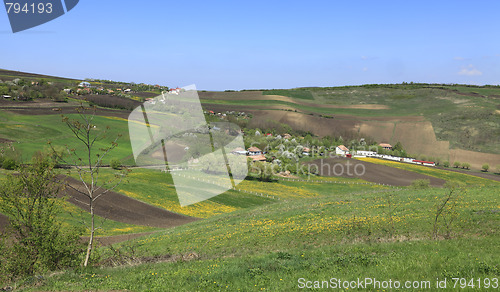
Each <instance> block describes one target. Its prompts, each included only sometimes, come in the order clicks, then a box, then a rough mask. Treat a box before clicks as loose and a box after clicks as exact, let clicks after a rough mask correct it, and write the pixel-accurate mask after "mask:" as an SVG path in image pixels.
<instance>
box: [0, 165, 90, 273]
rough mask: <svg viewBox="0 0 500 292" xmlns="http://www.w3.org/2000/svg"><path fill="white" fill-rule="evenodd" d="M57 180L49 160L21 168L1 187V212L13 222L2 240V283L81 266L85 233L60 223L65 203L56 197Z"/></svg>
mask: <svg viewBox="0 0 500 292" xmlns="http://www.w3.org/2000/svg"><path fill="white" fill-rule="evenodd" d="M54 178H55V174H54V172H53V170H52V166H51V165H50V163H49V162H48V161H47V160H45V161H39V162H35V163H34V164H33V165H32V166H25V167H22V168H20V170H19V174H18V175H10V176H8V177H7V181H6V182H5V183H4V184H3V185H2V186H0V202H1V203H0V211H1V212H2V213H3V214H5V215H7V216H8V217H9V221H10V229H9V232H8V233H7V234H6V235H2V237H3V238H0V242H1V243H0V262H1V263H2V264H1V265H0V282H1V281H3V280H13V279H14V278H16V277H19V276H25V275H33V274H35V273H43V272H46V271H53V270H57V269H61V268H65V267H71V266H77V265H78V261H79V258H80V255H81V252H82V250H83V249H82V247H83V246H82V245H81V242H80V234H81V232H78V231H76V230H69V229H67V228H64V227H63V225H62V222H60V221H58V216H57V215H58V213H59V212H61V211H62V204H64V200H63V199H58V198H57V197H56V194H57V193H58V191H59V186H58V184H57V183H56V182H55V181H54ZM7 236H9V237H7Z"/></svg>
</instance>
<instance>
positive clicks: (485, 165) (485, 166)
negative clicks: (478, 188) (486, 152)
mask: <svg viewBox="0 0 500 292" xmlns="http://www.w3.org/2000/svg"><path fill="white" fill-rule="evenodd" d="M488 169H490V165H489V164H488V163H485V164H483V170H484V171H485V172H488Z"/></svg>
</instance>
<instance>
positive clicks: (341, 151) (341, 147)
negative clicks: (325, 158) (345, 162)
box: [335, 145, 349, 156]
mask: <svg viewBox="0 0 500 292" xmlns="http://www.w3.org/2000/svg"><path fill="white" fill-rule="evenodd" d="M335 153H336V154H337V155H342V156H346V155H347V154H349V149H347V147H345V146H344V145H339V146H337V148H335Z"/></svg>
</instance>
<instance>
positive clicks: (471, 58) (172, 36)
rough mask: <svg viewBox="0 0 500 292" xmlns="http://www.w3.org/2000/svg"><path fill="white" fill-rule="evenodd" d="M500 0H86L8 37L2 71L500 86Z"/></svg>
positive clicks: (232, 85)
mask: <svg viewBox="0 0 500 292" xmlns="http://www.w3.org/2000/svg"><path fill="white" fill-rule="evenodd" d="M498 11H500V1H259V0H257V1H186V0H184V1H89V0H80V3H79V4H78V6H76V7H75V8H74V9H73V10H72V11H70V12H69V13H67V14H66V15H63V16H61V17H59V18H58V19H56V20H54V21H51V22H49V23H46V24H43V25H41V26H38V27H36V28H33V29H31V30H28V31H24V32H19V33H16V34H13V33H12V32H11V30H10V25H9V22H8V18H7V13H6V12H5V11H2V10H0V40H1V42H0V43H1V44H2V45H1V46H0V68H4V69H11V70H20V71H28V72H34V73H43V74H51V75H57V76H64V77H73V78H100V79H112V80H119V81H133V82H137V83H139V82H145V83H155V84H156V83H158V84H162V85H167V86H185V85H189V84H196V85H197V87H198V89H207V90H225V89H258V88H293V87H301V86H340V85H355V84H367V83H400V82H403V81H406V82H411V81H413V82H429V83H468V84H500V38H499V37H498V34H499V28H500V25H499V24H500V20H498V19H499V18H498Z"/></svg>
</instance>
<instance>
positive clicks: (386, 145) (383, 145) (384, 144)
mask: <svg viewBox="0 0 500 292" xmlns="http://www.w3.org/2000/svg"><path fill="white" fill-rule="evenodd" d="M378 145H379V146H380V147H384V148H387V147H388V148H392V145H391V144H387V143H380V144H378Z"/></svg>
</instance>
